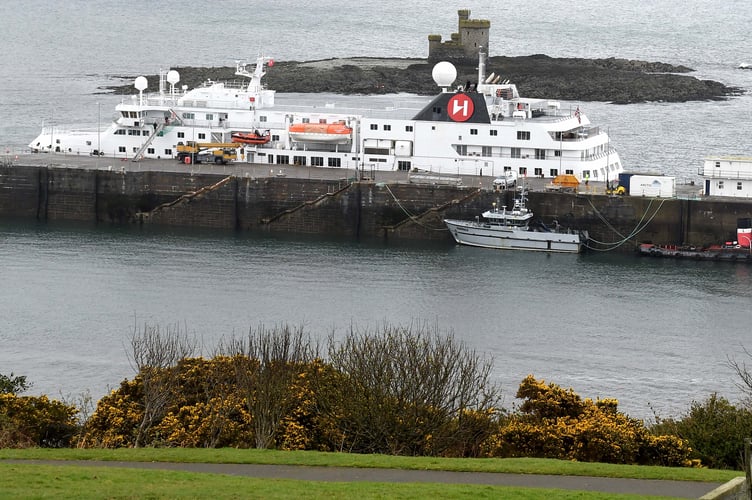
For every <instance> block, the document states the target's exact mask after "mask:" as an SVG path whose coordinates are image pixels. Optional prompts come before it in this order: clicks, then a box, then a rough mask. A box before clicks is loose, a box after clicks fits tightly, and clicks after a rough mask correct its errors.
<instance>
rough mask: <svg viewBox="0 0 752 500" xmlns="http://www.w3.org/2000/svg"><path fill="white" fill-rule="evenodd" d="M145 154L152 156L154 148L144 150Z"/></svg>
mask: <svg viewBox="0 0 752 500" xmlns="http://www.w3.org/2000/svg"><path fill="white" fill-rule="evenodd" d="M146 152H147V153H149V154H150V155H153V154H154V148H148V149H147V150H146Z"/></svg>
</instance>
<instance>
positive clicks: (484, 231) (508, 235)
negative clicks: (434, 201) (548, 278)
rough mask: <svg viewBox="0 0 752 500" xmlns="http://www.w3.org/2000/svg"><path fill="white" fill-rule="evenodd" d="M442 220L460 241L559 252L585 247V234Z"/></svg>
mask: <svg viewBox="0 0 752 500" xmlns="http://www.w3.org/2000/svg"><path fill="white" fill-rule="evenodd" d="M444 223H445V224H446V226H447V228H448V229H449V232H450V233H451V234H452V237H453V238H454V240H455V241H456V242H457V243H459V244H460V245H469V246H474V247H482V248H494V249H498V250H529V251H538V252H558V253H580V252H582V249H583V247H584V245H583V243H584V238H583V236H582V235H581V234H579V233H561V232H546V231H533V230H530V229H528V228H516V227H504V226H497V225H493V224H484V223H482V222H473V221H463V220H452V219H445V220H444Z"/></svg>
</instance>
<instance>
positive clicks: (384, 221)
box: [0, 154, 752, 252]
mask: <svg viewBox="0 0 752 500" xmlns="http://www.w3.org/2000/svg"><path fill="white" fill-rule="evenodd" d="M549 183H550V180H549V179H538V178H527V179H526V180H525V185H526V187H527V188H528V189H529V194H528V206H529V207H530V208H531V210H532V211H533V212H534V213H535V215H536V217H539V218H540V219H541V220H543V222H545V223H550V222H551V221H553V220H554V219H556V220H557V221H558V222H559V223H560V225H562V226H564V227H569V228H575V229H584V230H587V231H588V232H589V233H590V236H591V238H593V240H595V241H597V242H600V243H599V244H600V245H601V246H602V247H603V248H601V249H606V250H616V251H628V252H631V251H634V248H635V246H636V245H637V244H638V243H640V242H653V243H659V244H663V243H670V244H693V245H705V244H711V243H719V242H723V241H727V240H728V239H729V238H732V237H733V234H734V233H735V230H736V223H737V218H745V217H752V203H749V202H747V201H745V200H738V199H715V198H713V199H709V198H701V197H700V196H699V187H698V186H683V187H682V188H683V189H684V191H682V192H680V196H681V197H680V198H670V199H655V198H643V197H630V196H606V195H605V186H604V185H603V183H596V182H590V183H589V185H588V186H584V185H580V187H579V190H578V191H577V192H551V191H546V189H545V187H546V185H547V184H549ZM513 196H514V193H513V192H512V191H501V192H497V191H495V190H494V188H493V177H491V176H483V177H479V176H454V175H450V174H447V173H441V174H435V173H420V174H415V173H411V172H402V171H400V172H379V171H377V172H370V171H365V172H364V171H355V170H353V169H349V170H348V169H330V168H314V167H300V166H291V165H268V164H250V163H239V162H238V163H234V164H228V165H213V164H211V165H207V164H199V165H185V164H182V163H179V162H177V161H175V160H143V161H139V162H133V161H128V160H125V161H123V160H119V159H112V158H105V157H91V156H78V155H65V154H28V155H18V156H13V157H12V158H8V157H6V158H5V161H4V163H2V164H1V165H0V216H9V217H30V218H35V219H38V220H45V221H55V220H80V221H90V222H97V223H115V224H122V223H153V224H161V225H172V226H184V227H205V228H219V229H229V230H246V231H261V230H263V231H276V232H297V233H309V234H325V235H332V236H344V237H352V238H361V239H369V238H376V239H388V240H395V239H407V240H437V241H445V242H446V243H447V244H451V243H453V240H452V239H451V236H450V235H449V233H448V231H446V230H445V227H444V224H443V219H444V218H446V217H451V218H462V219H473V218H475V217H476V216H478V215H479V214H480V213H482V212H483V211H485V210H487V209H488V208H489V207H490V206H491V205H492V204H493V203H496V204H497V205H506V206H511V203H512V198H513Z"/></svg>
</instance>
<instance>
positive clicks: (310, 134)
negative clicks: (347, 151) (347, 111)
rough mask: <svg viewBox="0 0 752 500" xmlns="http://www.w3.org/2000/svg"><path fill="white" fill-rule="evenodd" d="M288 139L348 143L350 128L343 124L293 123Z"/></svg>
mask: <svg viewBox="0 0 752 500" xmlns="http://www.w3.org/2000/svg"><path fill="white" fill-rule="evenodd" d="M289 132H290V137H291V138H292V140H293V141H298V142H329V143H336V144H342V143H346V142H350V139H351V138H352V128H350V127H348V126H347V125H345V124H344V123H294V124H292V125H290V128H289Z"/></svg>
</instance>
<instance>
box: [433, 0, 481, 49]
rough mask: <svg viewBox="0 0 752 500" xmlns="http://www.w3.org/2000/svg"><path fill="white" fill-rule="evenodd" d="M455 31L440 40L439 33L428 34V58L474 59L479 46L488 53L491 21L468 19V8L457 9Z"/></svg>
mask: <svg viewBox="0 0 752 500" xmlns="http://www.w3.org/2000/svg"><path fill="white" fill-rule="evenodd" d="M457 17H458V18H459V19H458V22H457V33H452V35H451V38H450V39H449V40H447V41H445V42H442V40H441V35H428V59H429V60H439V59H442V60H446V59H448V60H460V61H476V60H477V59H478V51H479V50H480V48H481V47H483V48H484V49H485V52H486V54H489V53H490V52H489V47H488V38H489V37H488V32H489V31H490V29H491V21H488V20H486V19H470V9H461V10H458V11H457Z"/></svg>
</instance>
